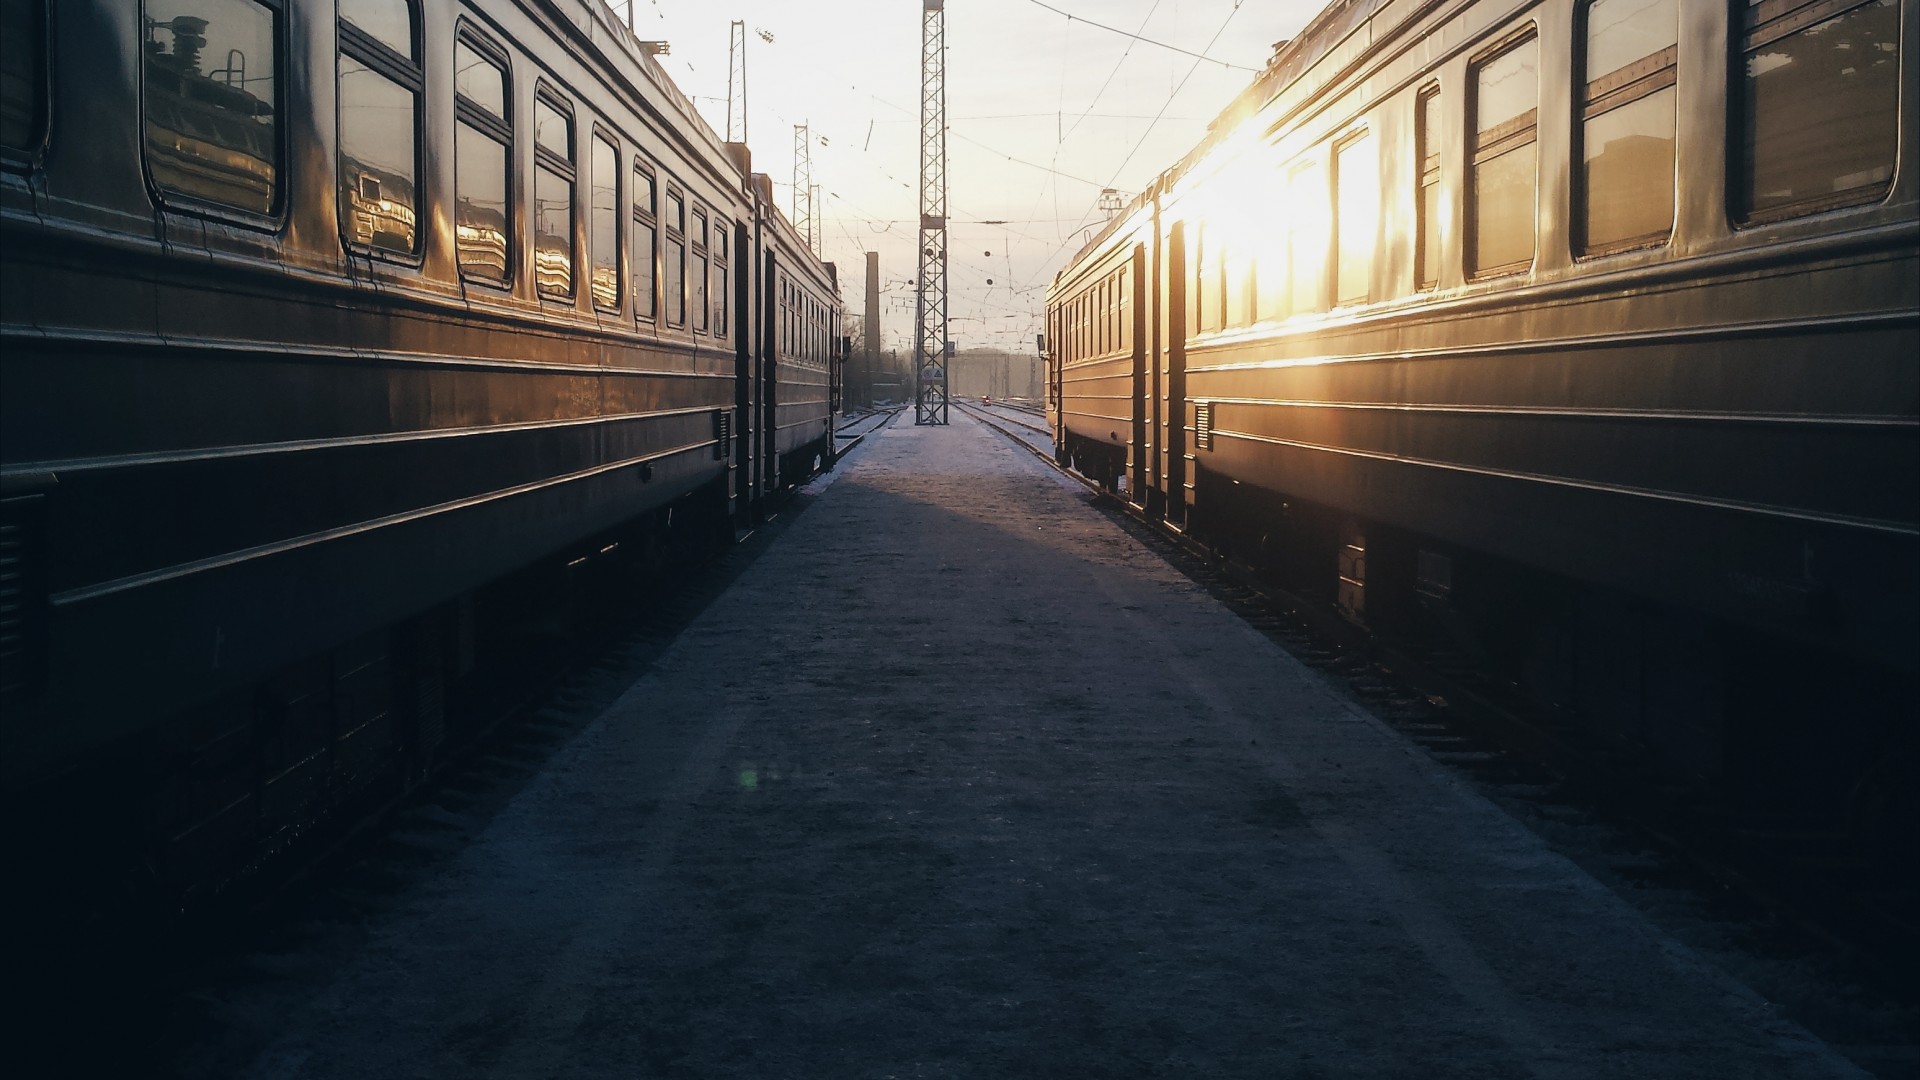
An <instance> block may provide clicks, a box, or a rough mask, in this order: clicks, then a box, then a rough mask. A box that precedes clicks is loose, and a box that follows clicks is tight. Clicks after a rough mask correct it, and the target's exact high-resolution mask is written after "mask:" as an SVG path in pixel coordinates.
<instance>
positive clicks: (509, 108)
mask: <svg viewBox="0 0 1920 1080" xmlns="http://www.w3.org/2000/svg"><path fill="white" fill-rule="evenodd" d="M453 40H454V57H455V59H456V61H457V60H458V58H459V55H460V51H459V47H460V46H461V45H465V46H466V47H467V48H468V49H469V50H471V51H472V52H473V53H474V54H475V55H477V56H479V57H480V58H481V59H482V60H483V61H485V62H487V64H488V65H489V66H491V67H492V68H494V70H495V71H497V72H498V73H499V76H500V93H501V112H500V113H495V112H494V111H493V110H492V109H490V108H488V107H487V106H486V105H484V104H482V103H480V102H479V101H476V100H475V99H473V98H470V97H468V96H467V95H465V94H463V93H461V92H460V82H459V77H460V75H459V72H458V71H457V70H456V71H455V72H454V73H453V77H454V90H453V116H454V128H453V133H454V145H453V153H454V165H453V170H454V190H453V203H454V205H453V207H452V210H453V218H454V256H453V261H454V271H455V273H456V274H457V275H458V277H459V279H460V281H461V282H462V284H467V283H471V284H476V285H482V286H485V287H486V288H489V289H499V290H502V291H511V290H512V289H513V287H514V282H515V280H516V279H517V277H518V275H517V274H515V273H514V271H515V269H516V268H517V265H518V260H519V255H520V229H519V225H520V222H519V221H518V218H519V217H520V216H521V215H520V214H519V213H518V212H517V211H518V207H519V202H520V200H519V191H518V190H517V189H518V187H519V185H518V184H517V183H516V182H515V173H516V170H515V169H514V161H515V155H516V153H517V151H518V147H517V145H516V141H515V138H514V123H513V109H514V96H513V92H514V91H513V87H514V83H513V57H512V56H511V55H510V54H508V52H507V50H506V49H505V48H503V47H501V46H500V45H499V44H498V43H496V42H494V41H493V40H492V39H491V38H489V37H487V36H486V35H485V34H482V33H481V32H480V31H478V30H477V29H475V28H474V26H473V25H472V24H471V23H469V22H468V21H467V20H465V19H461V20H460V21H459V22H458V23H457V24H456V25H455V28H454V35H453ZM463 126H464V127H465V128H467V129H468V130H470V131H473V132H474V133H476V134H478V135H480V136H482V137H484V138H487V139H490V140H492V141H493V142H495V143H498V144H499V145H500V147H501V149H502V150H503V151H504V152H505V153H504V160H505V170H506V171H505V173H504V175H503V176H502V177H501V183H502V187H503V193H504V198H503V199H502V202H501V210H502V213H503V214H504V216H505V218H506V220H505V221H504V222H502V223H501V238H500V239H501V243H502V244H503V245H504V247H505V250H504V251H503V252H502V253H501V261H502V265H501V268H500V276H499V277H497V278H496V277H490V276H488V275H486V274H480V273H475V272H473V271H471V270H469V269H467V265H466V264H465V263H463V262H462V261H461V259H460V241H459V230H460V218H459V214H460V161H459V156H460V129H461V128H462V127H463Z"/></svg>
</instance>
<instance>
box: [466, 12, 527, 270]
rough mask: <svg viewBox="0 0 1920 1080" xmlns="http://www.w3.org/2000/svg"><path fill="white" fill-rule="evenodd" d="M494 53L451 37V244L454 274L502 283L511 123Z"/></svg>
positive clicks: (501, 67) (502, 65)
mask: <svg viewBox="0 0 1920 1080" xmlns="http://www.w3.org/2000/svg"><path fill="white" fill-rule="evenodd" d="M497 55H498V50H495V49H493V48H491V47H489V46H485V45H483V44H482V43H481V42H480V40H479V39H478V38H472V37H469V36H467V35H466V34H464V33H463V34H462V35H461V36H460V37H459V38H458V39H456V40H455V42H454V46H453V71H454V98H453V102H454V115H455V116H456V117H458V122H457V123H456V124H454V126H453V186H454V196H455V197H454V248H455V251H456V253H457V256H458V258H459V261H460V276H462V277H465V278H470V279H474V280H478V281H485V282H490V283H493V284H499V285H504V284H506V282H507V281H508V280H509V278H510V276H511V275H510V274H509V272H508V268H509V267H510V266H512V265H513V263H512V260H511V259H510V258H509V257H508V255H509V252H510V251H511V246H510V244H509V237H511V236H512V235H513V230H512V229H511V228H510V227H509V226H510V225H511V222H510V221H509V219H508V216H507V213H508V210H507V206H508V204H507V192H508V177H509V175H510V174H509V173H508V171H507V169H508V163H509V160H510V158H511V148H512V146H513V126H512V125H511V124H510V123H508V121H507V66H506V61H505V60H504V59H496V56H497Z"/></svg>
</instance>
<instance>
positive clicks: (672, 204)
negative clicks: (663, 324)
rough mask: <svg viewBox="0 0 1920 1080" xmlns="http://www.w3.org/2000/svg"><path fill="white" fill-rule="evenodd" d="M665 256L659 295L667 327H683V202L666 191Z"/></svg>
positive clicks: (684, 267) (685, 238) (685, 265)
mask: <svg viewBox="0 0 1920 1080" xmlns="http://www.w3.org/2000/svg"><path fill="white" fill-rule="evenodd" d="M665 224H666V234H667V236H666V253H665V254H666V257H665V258H664V259H662V260H661V280H660V284H661V292H662V294H663V295H664V297H665V299H666V305H667V325H668V326H685V325H686V324H687V289H686V277H687V200H686V196H684V195H682V194H680V193H679V192H678V191H675V190H674V189H673V188H672V187H668V188H667V220H666V222H665Z"/></svg>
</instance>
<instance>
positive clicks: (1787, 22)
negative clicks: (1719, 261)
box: [1728, 0, 1901, 224]
mask: <svg viewBox="0 0 1920 1080" xmlns="http://www.w3.org/2000/svg"><path fill="white" fill-rule="evenodd" d="M1735 10H1736V12H1737V13H1738V25H1739V26H1740V27H1741V41H1740V48H1741V56H1743V57H1744V58H1745V61H1746V63H1745V65H1744V77H1743V78H1742V79H1741V80H1739V81H1738V82H1737V83H1736V85H1735V86H1734V87H1733V90H1734V94H1733V96H1734V98H1735V105H1734V110H1735V116H1734V121H1733V123H1732V125H1731V127H1732V131H1731V132H1730V133H1729V134H1730V135H1731V142H1732V155H1731V157H1732V162H1731V165H1732V171H1733V174H1734V175H1733V178H1732V181H1731V183H1729V185H1728V190H1729V192H1730V194H1731V195H1732V196H1733V200H1734V214H1735V217H1737V218H1738V219H1739V220H1740V221H1741V222H1742V223H1743V224H1750V223H1755V222H1764V221H1777V220H1779V219H1781V218H1787V217H1795V216H1798V215H1801V214H1813V213H1819V212H1820V211H1823V210H1832V209H1835V208H1838V207H1842V206H1854V205H1858V204H1861V203H1870V202H1877V201H1879V200H1880V198H1881V197H1882V196H1883V195H1885V194H1886V191H1887V185H1888V183H1889V182H1890V181H1891V180H1892V178H1893V162H1894V152H1895V149H1896V144H1897V142H1898V135H1899V116H1898V112H1897V110H1898V106H1899V99H1900V81H1901V80H1900V45H1899V39H1900V9H1899V5H1897V4H1895V3H1894V0H1866V2H1864V3H1857V2H1849V0H1748V2H1745V3H1740V2H1737V0H1736V5H1735Z"/></svg>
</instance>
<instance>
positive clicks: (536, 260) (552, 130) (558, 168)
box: [533, 92, 574, 297]
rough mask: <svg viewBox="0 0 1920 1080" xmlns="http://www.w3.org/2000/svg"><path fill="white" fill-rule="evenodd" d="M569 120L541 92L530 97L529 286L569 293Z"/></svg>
mask: <svg viewBox="0 0 1920 1080" xmlns="http://www.w3.org/2000/svg"><path fill="white" fill-rule="evenodd" d="M573 176H574V174H573V116H572V114H571V110H569V109H567V106H565V105H563V104H561V102H560V101H559V100H558V99H557V98H551V97H548V96H547V95H546V93H545V92H542V93H540V94H539V96H537V97H535V98H534V99H533V283H534V286H535V287H536V288H538V289H539V290H540V291H541V292H542V293H544V294H546V295H548V296H553V297H569V296H572V295H573Z"/></svg>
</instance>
